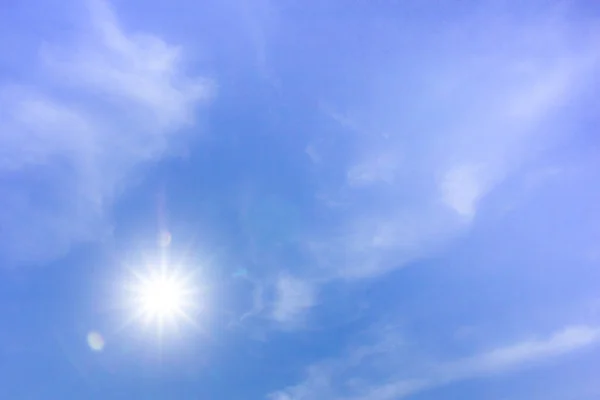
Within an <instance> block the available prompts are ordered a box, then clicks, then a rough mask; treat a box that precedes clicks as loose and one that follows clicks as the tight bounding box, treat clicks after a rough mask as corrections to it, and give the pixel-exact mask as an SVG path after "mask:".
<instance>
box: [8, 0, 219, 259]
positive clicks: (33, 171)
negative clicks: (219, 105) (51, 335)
mask: <svg viewBox="0 0 600 400" xmlns="http://www.w3.org/2000/svg"><path fill="white" fill-rule="evenodd" d="M89 11H90V14H89V17H90V24H89V25H88V26H89V31H85V32H80V34H79V35H77V37H74V38H73V40H72V42H71V43H69V44H57V43H51V44H45V45H44V46H43V48H42V52H41V59H40V65H39V68H40V69H41V70H42V71H43V76H45V77H48V80H47V81H44V82H40V81H39V79H36V80H34V78H33V77H32V78H31V82H32V83H31V84H28V83H27V82H24V81H21V82H18V83H14V84H12V85H10V86H6V85H5V86H4V87H0V121H1V122H0V179H1V182H0V185H1V186H0V188H1V190H2V192H3V195H2V196H1V197H0V225H1V226H2V227H3V229H2V231H1V232H0V243H1V244H0V254H1V255H2V258H3V259H5V261H7V262H9V263H13V264H17V263H23V262H25V263H27V262H38V261H41V260H45V259H48V258H51V257H54V256H57V255H60V254H62V253H64V252H65V251H66V250H67V249H68V248H69V247H70V245H71V244H72V243H73V242H78V241H82V240H83V241H85V240H92V239H95V238H98V237H99V236H102V235H103V234H106V233H108V232H109V225H108V224H107V223H106V219H105V217H104V215H103V214H104V213H105V211H106V206H107V205H109V204H110V203H111V202H112V201H113V199H114V197H115V195H116V194H117V193H118V191H119V190H121V189H122V187H123V185H124V182H125V179H126V178H127V177H128V176H129V175H130V174H131V172H132V171H133V170H134V168H136V167H137V166H139V165H140V164H141V163H144V162H148V161H153V160H156V159H158V158H160V157H162V156H164V155H165V154H166V152H168V151H170V149H172V146H171V145H172V144H173V143H174V139H175V138H176V136H175V135H178V134H177V133H176V132H177V131H178V130H179V129H180V128H183V127H184V126H188V125H190V124H192V123H193V122H194V113H195V109H196V107H197V105H198V104H199V102H200V101H201V100H204V99H207V98H208V96H209V95H210V91H211V85H210V84H209V83H208V82H207V81H206V80H203V79H200V80H199V79H195V78H190V77H188V76H187V75H186V74H185V72H184V71H183V69H182V63H181V60H180V55H181V49H180V48H178V47H176V46H172V45H169V44H167V43H166V42H164V41H163V40H162V39H160V38H159V37H157V36H154V35H150V34H131V33H128V32H126V31H125V30H123V29H122V28H121V27H120V26H119V23H118V21H117V19H116V16H115V15H114V13H113V11H112V10H111V8H110V7H109V5H108V4H106V3H104V2H103V1H100V0H98V1H95V0H94V1H90V2H89ZM33 82H35V84H34V83H33Z"/></svg>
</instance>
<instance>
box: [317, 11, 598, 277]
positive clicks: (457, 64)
mask: <svg viewBox="0 0 600 400" xmlns="http://www.w3.org/2000/svg"><path fill="white" fill-rule="evenodd" d="M558 15H559V14H558V13H557V14H554V13H550V14H547V15H540V16H536V17H535V18H533V17H532V18H529V19H526V20H519V19H515V18H512V17H509V16H507V15H496V16H495V18H494V20H493V21H494V23H493V24H490V20H489V16H486V17H485V18H482V17H480V16H479V15H477V14H474V15H473V16H472V17H471V18H466V20H465V21H461V24H464V26H463V25H461V26H462V27H461V29H457V28H456V27H455V26H452V25H451V23H449V22H448V23H447V24H442V25H441V26H440V27H439V29H436V32H438V33H431V32H424V31H420V30H419V29H418V28H415V27H411V28H410V29H412V31H410V32H404V31H402V30H401V29H400V28H399V31H398V32H396V31H392V33H389V36H388V37H387V38H386V39H384V38H382V40H392V38H393V37H394V34H396V35H398V36H399V37H400V36H402V35H404V36H402V37H405V36H410V37H416V38H420V39H419V40H422V41H423V42H425V43H427V45H428V46H429V47H428V54H429V55H428V56H427V57H425V56H422V57H420V58H419V57H417V58H418V59H416V60H414V63H416V64H417V65H418V67H415V68H413V64H412V61H407V60H406V58H405V57H403V55H404V54H405V52H404V51H403V48H402V45H400V44H399V45H398V48H397V52H398V58H396V57H394V56H393V55H392V56H390V55H388V53H386V57H387V58H384V59H380V60H376V61H377V62H376V63H373V65H375V67H373V68H371V69H370V70H369V71H370V74H366V75H365V76H357V77H356V79H357V80H361V82H362V85H364V86H366V87H368V88H370V89H371V91H372V92H375V93H376V95H374V96H372V97H370V98H368V99H367V100H366V101H364V102H361V101H360V99H355V100H354V101H353V104H355V106H354V107H353V108H351V109H350V110H348V111H344V112H340V111H339V110H336V111H335V112H334V111H332V110H333V107H330V108H328V109H323V112H324V113H325V114H326V115H329V117H330V118H331V120H332V121H337V122H338V123H339V127H340V129H345V130H346V134H345V135H338V134H332V135H330V136H328V140H326V139H323V135H321V136H319V138H318V139H315V140H314V141H313V142H311V143H310V144H309V149H310V154H311V158H312V159H315V158H316V157H315V156H314V155H315V154H318V156H319V162H318V163H316V164H315V168H317V169H319V171H321V175H322V176H325V177H326V178H325V179H323V180H322V182H323V184H322V189H321V191H320V197H321V198H322V199H323V202H322V205H323V207H329V205H332V204H335V205H336V206H335V207H332V214H334V215H335V216H336V217H337V219H336V220H335V222H334V223H332V224H331V225H330V226H329V227H328V228H325V229H322V230H321V228H322V227H319V230H320V232H319V233H318V234H316V235H314V236H313V237H311V238H310V240H309V242H310V244H309V246H308V247H309V250H310V251H311V252H312V254H313V255H314V262H315V264H316V265H319V266H320V267H321V269H322V270H323V271H325V272H324V274H325V275H327V276H335V277H344V278H348V277H350V278H360V277H372V276H376V275H379V274H382V273H385V272H387V271H390V270H392V269H394V268H398V267H402V266H404V265H406V264H407V263H409V262H410V261H412V260H414V259H415V258H418V257H420V256H423V255H424V254H427V253H430V252H431V251H434V250H435V248H436V247H437V246H439V245H442V244H444V243H447V242H449V241H450V239H452V238H453V237H455V236H456V235H457V234H460V233H461V232H462V231H464V229H465V228H467V227H468V226H469V224H470V223H471V222H472V221H474V220H475V219H476V217H477V214H478V211H479V209H480V205H481V203H482V201H484V200H485V198H486V196H488V195H489V194H490V193H492V192H493V191H494V188H495V187H497V186H498V185H499V184H500V183H501V182H502V181H503V180H504V179H506V177H507V176H509V175H511V174H514V173H515V172H516V171H518V170H519V168H520V166H522V165H523V164H524V163H526V162H527V161H529V160H531V159H534V158H535V157H536V156H537V155H538V154H539V153H540V152H541V151H543V149H544V148H548V147H550V146H553V145H555V144H556V143H557V142H559V141H560V138H561V135H564V132H563V131H561V130H560V129H558V128H557V127H559V126H561V124H564V123H566V122H568V121H570V120H571V118H572V115H569V112H568V111H566V110H565V109H563V106H564V105H565V104H567V102H569V101H576V100H577V99H578V98H579V97H578V96H579V94H580V93H581V90H582V89H583V88H585V87H586V85H588V84H590V82H595V78H594V76H595V71H597V68H598V66H599V60H600V52H598V50H597V46H595V41H596V38H597V34H596V32H595V31H594V30H593V29H587V28H586V27H585V23H584V24H583V25H582V26H580V21H566V20H564V19H563V18H562V17H559V16H558ZM561 15H562V14H561ZM407 29H408V28H407ZM519 38H527V40H521V39H519ZM399 43H401V42H399ZM500 43H501V44H502V45H499V44H500ZM390 46H391V45H390ZM407 46H409V45H407ZM407 51H409V50H407ZM406 81H411V82H415V83H414V85H417V87H418V90H415V91H414V92H413V93H412V94H413V95H412V96H411V95H410V94H407V93H406V92H403V91H401V90H400V89H399V88H402V87H403V85H402V84H403V83H404V82H406ZM404 86H405V85H404ZM411 87H412V86H411ZM340 103H342V104H343V103H344V99H340ZM328 104H335V101H333V100H329V101H328ZM353 110H354V111H355V112H353ZM390 110H396V112H395V113H392V112H390ZM353 114H356V115H353ZM340 115H344V116H348V115H349V117H345V118H343V119H342V118H341V117H340ZM350 118H352V124H351V125H350V124H349V123H348V122H347V121H348V120H349V119H350ZM331 142H335V143H337V144H338V145H337V146H336V145H332V144H331ZM323 143H327V146H325V145H323ZM340 149H343V150H344V151H346V153H345V154H344V157H341V156H339V155H337V154H338V153H339V152H341V151H342V150H340ZM323 171H325V172H329V173H323ZM331 171H334V172H331ZM340 171H345V174H343V173H340ZM331 176H337V177H341V176H343V178H344V179H337V180H332V179H331Z"/></svg>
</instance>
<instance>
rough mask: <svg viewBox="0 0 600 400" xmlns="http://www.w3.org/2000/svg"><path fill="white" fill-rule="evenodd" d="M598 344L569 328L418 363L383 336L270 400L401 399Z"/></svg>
mask: <svg viewBox="0 0 600 400" xmlns="http://www.w3.org/2000/svg"><path fill="white" fill-rule="evenodd" d="M391 339H393V337H391ZM396 340H398V339H396ZM599 340H600V328H598V327H593V326H568V327H565V328H564V329H561V330H560V331H557V332H554V333H553V334H552V335H550V336H549V337H548V338H546V339H536V340H526V341H521V342H517V343H514V344H510V345H507V346H502V347H498V348H495V349H492V350H490V351H488V352H484V353H481V354H477V355H475V356H472V357H467V358H464V359H459V360H455V361H450V362H444V361H441V362H431V361H425V362H423V361H421V362H419V361H416V360H415V356H414V353H413V352H411V350H410V349H409V348H407V347H406V346H404V345H403V342H402V341H400V340H398V342H399V344H398V345H396V346H393V345H390V336H389V335H384V336H383V337H382V338H381V339H379V341H377V342H376V343H375V344H374V345H371V346H366V347H365V346H362V347H358V348H355V349H352V350H351V351H349V352H348V353H347V354H345V355H344V356H342V357H340V358H338V359H331V360H327V361H323V362H320V363H318V364H315V365H313V366H311V367H309V368H308V369H307V378H306V379H305V380H304V381H303V382H301V383H300V384H298V385H295V386H291V387H288V388H286V389H284V390H282V391H279V392H276V393H273V394H271V395H270V396H271V398H273V399H279V398H281V399H286V400H304V399H314V400H321V399H329V400H331V399H340V400H341V399H344V400H349V399H352V400H395V399H401V398H406V397H409V396H410V395H413V394H416V393H418V392H422V391H425V390H428V389H432V388H434V387H439V386H443V385H447V384H449V383H452V382H457V381H463V380H468V379H474V378H477V377H481V376H484V375H489V374H498V373H504V372H507V371H510V370H514V369H517V368H523V367H531V366H532V365H533V364H536V363H542V362H545V361H547V360H549V359H551V358H553V357H558V356H561V355H564V354H567V353H571V352H574V351H577V350H580V349H583V348H585V347H589V346H591V345H594V344H596V343H597V342H598V341H599ZM391 343H393V341H392V342H391ZM406 360H408V361H406ZM278 396H279V397H278Z"/></svg>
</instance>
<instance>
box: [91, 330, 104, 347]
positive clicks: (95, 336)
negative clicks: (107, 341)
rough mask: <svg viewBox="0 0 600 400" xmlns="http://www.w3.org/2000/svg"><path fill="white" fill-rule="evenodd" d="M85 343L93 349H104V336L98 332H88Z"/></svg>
mask: <svg viewBox="0 0 600 400" xmlns="http://www.w3.org/2000/svg"><path fill="white" fill-rule="evenodd" d="M87 343H88V346H90V349H92V350H94V351H102V349H104V338H103V337H102V335H101V334H99V333H98V332H90V333H88V335H87Z"/></svg>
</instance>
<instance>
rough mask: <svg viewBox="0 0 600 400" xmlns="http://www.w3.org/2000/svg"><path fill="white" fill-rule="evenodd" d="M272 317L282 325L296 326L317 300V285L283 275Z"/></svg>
mask: <svg viewBox="0 0 600 400" xmlns="http://www.w3.org/2000/svg"><path fill="white" fill-rule="evenodd" d="M275 288H276V294H275V300H274V303H273V310H272V317H273V319H274V320H275V321H277V322H278V323H280V324H281V326H284V327H285V326H288V327H291V326H295V325H297V324H298V323H300V322H301V321H302V318H303V317H304V316H305V314H306V311H307V310H308V309H310V308H311V307H312V306H313V305H314V304H315V302H316V292H315V287H314V286H313V285H311V284H310V283H309V282H308V281H305V280H302V279H298V278H295V277H292V276H290V275H282V276H280V277H279V278H278V280H277V282H276V285H275Z"/></svg>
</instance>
